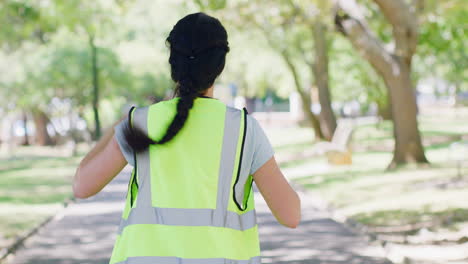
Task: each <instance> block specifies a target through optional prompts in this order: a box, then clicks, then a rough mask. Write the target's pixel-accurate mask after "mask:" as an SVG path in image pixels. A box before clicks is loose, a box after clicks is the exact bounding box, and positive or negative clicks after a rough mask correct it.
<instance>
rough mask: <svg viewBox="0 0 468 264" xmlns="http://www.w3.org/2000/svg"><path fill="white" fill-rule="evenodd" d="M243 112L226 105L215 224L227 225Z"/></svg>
mask: <svg viewBox="0 0 468 264" xmlns="http://www.w3.org/2000/svg"><path fill="white" fill-rule="evenodd" d="M240 121H241V112H240V111H239V110H237V109H235V108H231V107H226V117H225V119H224V136H223V146H222V149H221V161H220V165H219V173H218V175H219V178H218V195H217V198H216V210H215V218H214V225H215V226H225V224H226V222H227V221H228V218H227V215H226V214H227V208H228V203H229V194H230V189H231V181H232V177H233V172H234V165H235V163H236V152H237V151H236V150H237V144H238V138H239V128H240Z"/></svg>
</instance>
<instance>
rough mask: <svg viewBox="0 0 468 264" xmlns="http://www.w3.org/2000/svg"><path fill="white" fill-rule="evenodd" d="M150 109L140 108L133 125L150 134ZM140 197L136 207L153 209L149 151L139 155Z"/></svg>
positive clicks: (134, 116) (136, 112)
mask: <svg viewBox="0 0 468 264" xmlns="http://www.w3.org/2000/svg"><path fill="white" fill-rule="evenodd" d="M148 110H149V107H148V106H147V107H141V108H140V107H139V108H136V109H135V112H134V114H133V125H134V126H136V127H138V128H139V129H141V131H143V132H145V133H147V134H148ZM137 159H138V162H137V179H138V196H137V200H136V207H151V199H152V198H151V177H150V156H149V149H146V150H145V151H143V152H140V153H138V154H137Z"/></svg>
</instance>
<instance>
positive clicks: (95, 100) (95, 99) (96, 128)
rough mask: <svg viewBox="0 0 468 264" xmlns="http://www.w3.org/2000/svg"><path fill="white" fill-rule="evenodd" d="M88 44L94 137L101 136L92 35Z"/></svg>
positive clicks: (96, 63) (97, 83) (95, 50)
mask: <svg viewBox="0 0 468 264" xmlns="http://www.w3.org/2000/svg"><path fill="white" fill-rule="evenodd" d="M89 46H90V48H91V74H92V76H93V112H94V135H93V137H94V139H95V140H97V139H99V138H100V137H101V122H100V120H99V70H98V58H97V56H98V55H97V48H96V45H95V43H94V36H93V35H90V37H89Z"/></svg>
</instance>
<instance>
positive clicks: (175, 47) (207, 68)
mask: <svg viewBox="0 0 468 264" xmlns="http://www.w3.org/2000/svg"><path fill="white" fill-rule="evenodd" d="M166 44H167V46H168V47H169V49H170V56H169V64H170V65H171V78H172V80H174V82H176V89H175V92H174V96H178V97H179V101H178V102H177V113H176V115H175V117H174V119H173V120H172V122H171V123H170V125H169V127H168V128H167V130H166V133H165V135H164V136H163V137H162V138H161V139H159V140H153V139H151V138H149V137H148V136H147V135H146V134H145V133H144V132H143V131H141V130H139V129H137V128H136V127H133V128H132V127H129V125H128V124H127V126H126V127H125V128H124V135H125V139H126V141H127V142H128V143H129V145H130V146H131V147H132V148H133V150H134V151H136V152H140V151H143V150H145V149H146V148H148V146H149V145H151V144H164V143H166V142H169V141H170V140H171V139H173V138H174V136H175V135H176V134H177V133H178V132H179V131H180V130H181V129H182V127H183V126H184V124H185V121H186V120H187V118H188V116H189V111H190V109H191V108H192V107H193V103H194V100H195V98H197V97H199V96H201V95H202V94H203V92H204V91H206V90H207V89H208V88H210V87H211V86H212V85H213V83H214V81H215V79H216V78H217V77H218V76H219V75H220V74H221V72H222V71H223V69H224V64H225V59H226V53H227V52H229V45H228V41H227V32H226V30H225V29H224V27H223V25H221V23H220V22H219V20H217V19H216V18H214V17H211V16H208V15H206V14H204V13H195V14H190V15H187V16H186V17H184V18H182V19H181V20H179V21H178V22H177V23H176V25H175V26H174V28H173V29H172V31H171V32H170V33H169V36H168V37H167V39H166Z"/></svg>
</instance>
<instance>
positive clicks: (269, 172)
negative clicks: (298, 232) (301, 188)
mask: <svg viewBox="0 0 468 264" xmlns="http://www.w3.org/2000/svg"><path fill="white" fill-rule="evenodd" d="M253 178H254V181H255V184H256V185H257V187H258V189H259V190H260V193H261V194H262V196H263V198H264V199H265V201H266V203H267V204H268V207H269V208H270V210H271V212H272V213H273V215H274V216H275V217H276V220H278V222H280V223H281V224H282V225H284V226H287V227H290V228H296V227H297V226H298V225H299V222H300V221H301V200H300V199H299V195H298V194H297V193H296V191H294V189H293V188H292V187H291V185H289V183H288V181H287V180H286V178H285V177H284V175H283V173H282V172H281V170H280V168H279V167H278V164H277V163H276V160H275V157H274V156H273V157H272V158H271V159H270V160H268V161H267V162H266V163H265V164H263V165H262V166H261V167H260V168H259V169H258V170H257V171H256V172H255V173H254V174H253Z"/></svg>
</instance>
